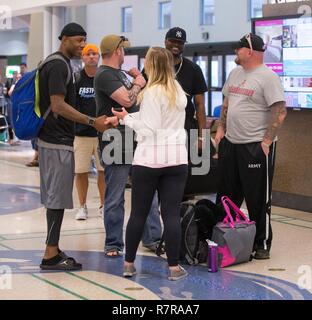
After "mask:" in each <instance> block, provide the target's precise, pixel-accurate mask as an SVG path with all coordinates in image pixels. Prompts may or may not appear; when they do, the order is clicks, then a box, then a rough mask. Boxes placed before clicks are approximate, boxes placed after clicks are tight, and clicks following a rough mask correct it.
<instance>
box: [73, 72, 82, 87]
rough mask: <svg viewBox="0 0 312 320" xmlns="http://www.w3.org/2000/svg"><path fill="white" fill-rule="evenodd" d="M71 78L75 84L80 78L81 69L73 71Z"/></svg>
mask: <svg viewBox="0 0 312 320" xmlns="http://www.w3.org/2000/svg"><path fill="white" fill-rule="evenodd" d="M73 78H74V82H75V84H77V83H78V82H79V81H80V79H81V71H77V72H74V74H73Z"/></svg>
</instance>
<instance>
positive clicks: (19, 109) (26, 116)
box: [12, 53, 71, 140]
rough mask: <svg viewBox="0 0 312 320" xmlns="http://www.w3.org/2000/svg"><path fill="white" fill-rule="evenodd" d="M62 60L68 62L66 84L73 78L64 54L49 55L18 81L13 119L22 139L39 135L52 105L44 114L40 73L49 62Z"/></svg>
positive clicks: (17, 132) (13, 100)
mask: <svg viewBox="0 0 312 320" xmlns="http://www.w3.org/2000/svg"><path fill="white" fill-rule="evenodd" d="M53 60H61V61H64V63H66V66H67V69H68V74H67V79H66V85H68V84H69V82H70V79H71V69H70V67H69V65H68V63H67V61H66V60H65V58H63V56H61V55H60V54H57V53H55V54H52V55H50V56H48V57H47V58H46V59H45V60H44V61H43V62H42V63H41V64H40V65H39V66H38V68H37V69H35V70H33V71H31V72H27V73H26V74H25V75H24V76H23V77H22V78H21V79H20V80H19V81H18V82H17V83H16V86H15V88H14V90H13V94H12V119H13V128H14V131H15V135H16V136H17V137H18V138H19V139H21V140H31V139H34V138H36V137H37V136H38V134H39V131H40V129H41V127H42V125H43V123H44V120H45V119H46V118H47V117H48V115H49V113H50V111H51V106H50V107H49V108H48V110H47V111H46V112H45V114H44V115H43V116H42V115H41V112H40V101H39V100H40V93H39V76H40V75H39V74H40V70H41V69H42V68H43V67H44V65H46V64H47V63H48V62H50V61H53Z"/></svg>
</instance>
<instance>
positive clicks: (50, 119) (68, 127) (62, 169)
mask: <svg viewBox="0 0 312 320" xmlns="http://www.w3.org/2000/svg"><path fill="white" fill-rule="evenodd" d="M59 39H60V40H61V45H60V48H59V51H58V52H57V53H55V54H54V55H57V56H58V58H57V59H54V60H52V61H50V62H48V63H46V64H45V65H44V67H43V68H42V69H41V71H40V77H39V78H40V80H39V90H40V111H41V114H45V113H46V112H47V110H49V108H50V107H51V111H50V112H49V113H48V116H47V118H46V120H45V122H44V125H43V127H42V129H41V130H40V132H39V136H38V147H39V150H38V151H39V164H40V166H39V168H40V191H41V202H42V204H43V205H44V206H45V207H46V208H47V214H46V215H47V225H48V232H47V240H46V245H47V246H46V250H45V253H44V257H43V260H42V262H41V265H40V268H41V269H44V270H67V271H68V270H78V269H81V267H82V266H81V264H80V263H77V262H76V261H75V260H74V259H73V258H70V257H68V256H67V255H66V254H65V253H64V252H62V251H61V250H60V249H59V238H60V230H61V226H62V221H63V216H64V210H65V209H72V208H73V200H72V191H73V181H74V155H73V141H74V122H77V123H82V124H85V125H90V126H92V127H94V128H95V129H96V130H97V131H100V132H103V131H104V130H106V129H107V128H108V127H109V120H108V119H107V118H106V117H105V116H104V117H99V118H96V119H95V118H92V117H89V116H87V115H84V114H82V113H80V112H79V111H77V110H75V108H74V107H73V106H75V88H74V83H73V77H72V70H71V67H70V59H71V58H73V57H80V56H81V53H82V50H83V48H84V46H85V39H86V32H85V31H84V29H83V28H82V27H81V26H80V25H78V24H76V23H70V24H68V25H66V26H65V27H64V29H63V30H62V33H61V35H60V36H59Z"/></svg>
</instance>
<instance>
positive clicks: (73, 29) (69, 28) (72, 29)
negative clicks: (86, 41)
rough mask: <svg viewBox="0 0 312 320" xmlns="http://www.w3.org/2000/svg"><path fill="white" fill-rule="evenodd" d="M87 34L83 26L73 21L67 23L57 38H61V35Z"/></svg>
mask: <svg viewBox="0 0 312 320" xmlns="http://www.w3.org/2000/svg"><path fill="white" fill-rule="evenodd" d="M86 35H87V33H86V31H85V30H84V29H83V27H82V26H81V25H80V24H78V23H75V22H71V23H69V24H67V25H66V26H65V27H64V28H63V30H62V32H61V34H60V36H59V37H58V38H59V40H62V38H63V36H67V37H75V36H83V37H85V36H86Z"/></svg>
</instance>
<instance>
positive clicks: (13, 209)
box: [0, 183, 42, 215]
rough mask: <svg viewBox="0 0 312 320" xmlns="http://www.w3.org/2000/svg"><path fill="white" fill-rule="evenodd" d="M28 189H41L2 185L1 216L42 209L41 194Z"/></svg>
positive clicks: (0, 191) (0, 187)
mask: <svg viewBox="0 0 312 320" xmlns="http://www.w3.org/2000/svg"><path fill="white" fill-rule="evenodd" d="M27 189H33V190H38V191H39V187H30V186H19V185H11V184H3V183H0V215H6V214H11V213H22V212H25V211H29V210H34V209H38V208H40V207H42V205H41V204H40V194H39V193H36V192H33V191H30V190H27Z"/></svg>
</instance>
